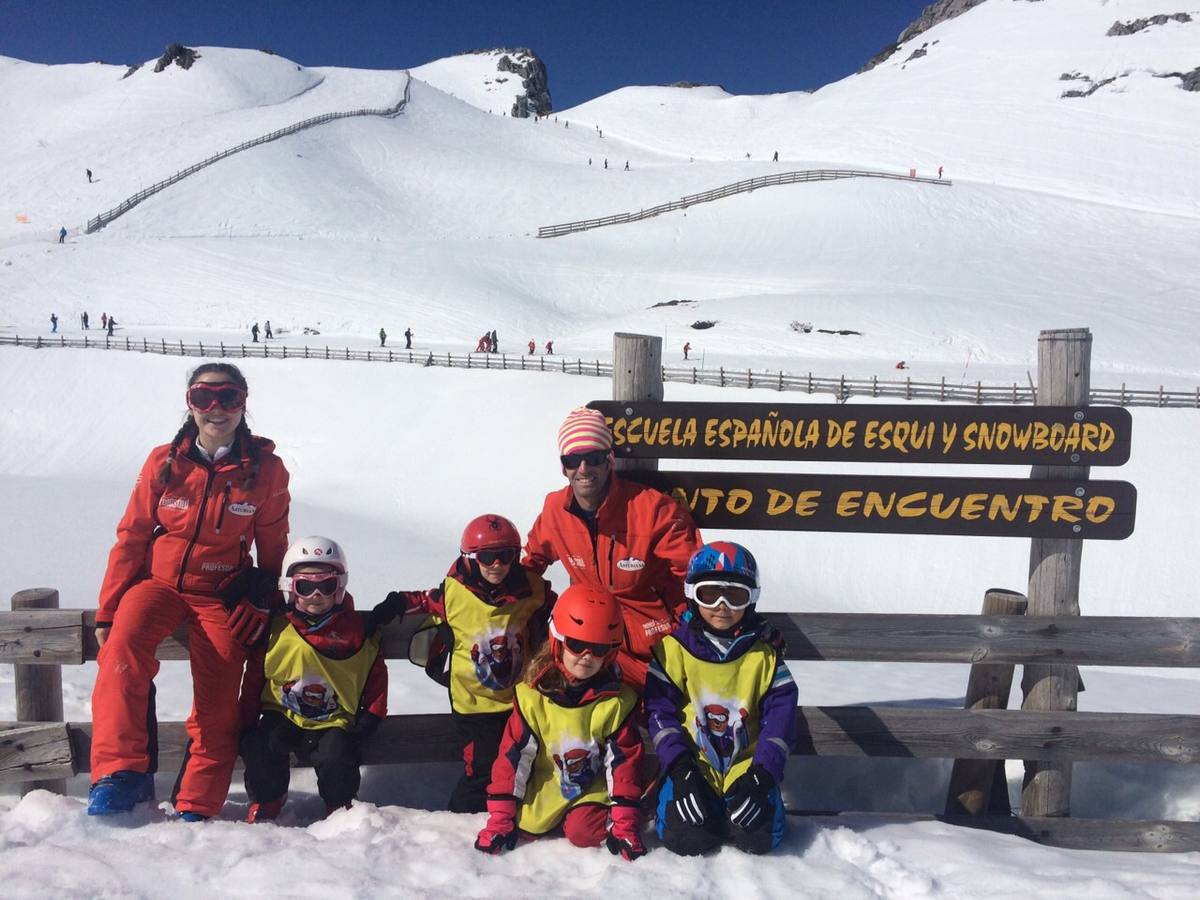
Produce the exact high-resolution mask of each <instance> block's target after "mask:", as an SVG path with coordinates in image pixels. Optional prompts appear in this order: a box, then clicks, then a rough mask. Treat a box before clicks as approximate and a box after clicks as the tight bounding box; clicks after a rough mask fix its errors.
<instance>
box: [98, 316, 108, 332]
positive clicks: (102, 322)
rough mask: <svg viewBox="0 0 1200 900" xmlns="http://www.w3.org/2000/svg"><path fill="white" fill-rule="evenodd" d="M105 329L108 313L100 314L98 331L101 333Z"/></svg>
mask: <svg viewBox="0 0 1200 900" xmlns="http://www.w3.org/2000/svg"><path fill="white" fill-rule="evenodd" d="M107 327H108V313H106V312H102V313H100V330H101V331H103V330H104V329H105V328H107Z"/></svg>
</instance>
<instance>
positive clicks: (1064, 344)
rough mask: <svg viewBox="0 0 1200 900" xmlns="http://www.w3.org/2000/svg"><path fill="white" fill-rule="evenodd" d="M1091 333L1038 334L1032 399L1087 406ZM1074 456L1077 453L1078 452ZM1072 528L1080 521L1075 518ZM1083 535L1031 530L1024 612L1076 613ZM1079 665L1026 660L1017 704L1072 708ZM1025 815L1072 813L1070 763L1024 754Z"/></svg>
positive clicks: (1062, 474)
mask: <svg viewBox="0 0 1200 900" xmlns="http://www.w3.org/2000/svg"><path fill="white" fill-rule="evenodd" d="M1091 368H1092V334H1091V331H1089V330H1088V329H1087V328H1069V329H1061V330H1056V331H1043V332H1042V333H1041V334H1040V335H1038V384H1037V398H1036V400H1035V403H1036V405H1038V406H1086V405H1087V402H1088V392H1089V389H1090V387H1091ZM1076 459H1078V457H1076ZM1030 477H1031V478H1041V479H1063V480H1081V479H1086V478H1087V477H1088V467H1087V466H1034V467H1033V471H1032V472H1031V473H1030ZM1075 528H1076V529H1078V528H1079V526H1075ZM1082 556H1083V541H1082V540H1080V539H1078V538H1034V539H1033V540H1032V542H1031V546H1030V551H1029V589H1028V591H1027V596H1028V597H1029V609H1028V613H1027V614H1028V615H1031V616H1077V615H1079V567H1080V561H1081V559H1082ZM1078 685H1079V670H1078V669H1076V668H1075V667H1074V666H1066V665H1060V666H1046V665H1028V666H1025V667H1024V675H1023V677H1022V679H1021V690H1022V691H1023V692H1024V697H1025V699H1024V702H1023V703H1022V704H1021V708H1022V709H1034V710H1073V709H1075V706H1076V694H1077V693H1078ZM1021 813H1022V815H1026V816H1068V815H1070V814H1071V764H1070V763H1069V762H1067V763H1052V762H1047V761H1045V760H1027V761H1026V762H1025V779H1024V784H1023V787H1022V792H1021Z"/></svg>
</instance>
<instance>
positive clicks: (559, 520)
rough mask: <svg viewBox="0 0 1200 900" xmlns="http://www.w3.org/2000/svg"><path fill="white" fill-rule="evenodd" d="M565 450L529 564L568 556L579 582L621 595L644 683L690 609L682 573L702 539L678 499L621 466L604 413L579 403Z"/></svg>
mask: <svg viewBox="0 0 1200 900" xmlns="http://www.w3.org/2000/svg"><path fill="white" fill-rule="evenodd" d="M558 450H559V457H560V461H561V462H562V466H563V474H564V475H566V477H567V482H568V484H567V486H566V487H565V488H563V489H562V490H559V491H553V492H551V493H550V494H547V495H546V501H545V504H544V505H543V507H542V512H541V514H540V515H539V516H538V518H537V521H535V522H534V523H533V528H531V529H530V531H529V537H528V539H527V540H526V542H525V552H524V557H523V560H522V562H523V564H524V565H525V566H526V567H527V568H531V569H533V570H534V571H536V572H539V573H541V572H545V571H546V568H547V567H548V566H549V565H550V564H551V563H553V562H555V561H558V562H561V563H562V564H563V567H564V568H565V569H566V570H567V574H568V575H569V576H570V579H571V583H572V584H586V585H589V586H591V587H594V588H596V589H598V590H601V591H606V592H608V593H610V594H612V595H613V596H615V597H616V598H617V601H618V602H619V603H620V604H621V612H622V616H623V618H624V620H625V643H624V646H623V647H622V648H621V651H620V653H619V654H618V657H617V661H618V664H619V665H620V667H621V672H622V676H623V678H624V680H625V681H626V682H627V683H628V684H630V685H632V686H633V687H635V688H637V689H638V690H639V691H640V690H641V689H642V686H643V685H644V684H645V681H646V668H647V666H648V665H649V661H650V648H651V647H652V646H653V645H654V644H655V643H657V642H658V640H659V639H660V638H661V637H662V636H663V635H665V634H667V633H668V632H670V631H671V629H672V628H673V627H674V625H675V622H676V621H677V620H678V618H679V615H680V614H681V613H682V612H683V610H684V609H686V607H687V601H686V599H685V598H684V595H683V576H684V575H685V574H686V573H687V564H688V560H689V559H690V558H691V556H692V553H694V552H695V551H696V549H697V548H698V547H699V546H700V545H701V544H702V543H703V541H702V540H701V539H700V533H699V531H698V530H697V529H696V525H695V523H694V522H693V521H692V517H691V514H690V513H689V512H688V511H687V509H685V508H684V507H683V506H682V505H681V504H679V503H678V502H677V501H676V500H674V499H673V498H671V497H668V496H667V495H666V494H664V493H662V492H661V491H658V490H655V489H654V488H650V487H646V486H644V485H640V484H637V483H635V482H631V481H626V480H625V479H623V478H621V477H620V476H619V475H617V473H616V472H614V471H613V453H612V432H611V431H609V428H608V425H607V423H606V422H605V420H604V415H603V414H602V413H600V412H598V411H596V410H592V409H586V408H580V409H576V410H573V411H572V412H571V413H570V415H568V416H567V419H566V421H565V422H563V425H562V427H561V428H560V429H559V432H558Z"/></svg>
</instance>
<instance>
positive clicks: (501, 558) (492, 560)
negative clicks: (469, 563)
mask: <svg viewBox="0 0 1200 900" xmlns="http://www.w3.org/2000/svg"><path fill="white" fill-rule="evenodd" d="M517 552H518V551H516V550H514V549H513V548H512V547H505V548H504V549H503V550H476V551H475V552H474V553H467V554H466V557H467V559H473V560H475V561H476V562H478V563H479V564H480V565H481V566H494V565H495V564H496V563H503V564H504V565H506V566H507V565H508V564H509V563H511V562H512V561H513V560H514V559H516V558H517Z"/></svg>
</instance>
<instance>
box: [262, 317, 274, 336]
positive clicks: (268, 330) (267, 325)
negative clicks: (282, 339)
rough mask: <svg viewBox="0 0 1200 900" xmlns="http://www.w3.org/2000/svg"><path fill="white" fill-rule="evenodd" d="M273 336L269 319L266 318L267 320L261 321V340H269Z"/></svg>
mask: <svg viewBox="0 0 1200 900" xmlns="http://www.w3.org/2000/svg"><path fill="white" fill-rule="evenodd" d="M273 337H275V335H274V334H272V333H271V320H270V319H267V321H266V322H264V323H263V340H269V339H270V338H273Z"/></svg>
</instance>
